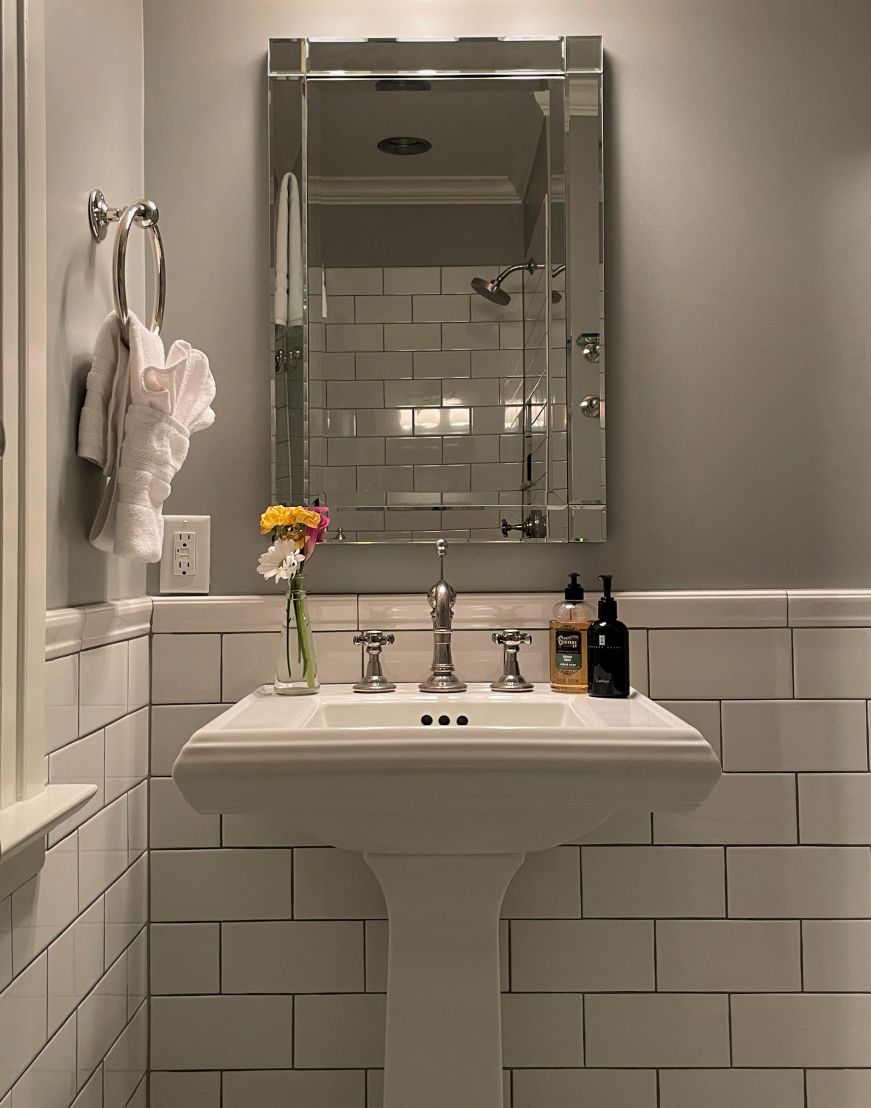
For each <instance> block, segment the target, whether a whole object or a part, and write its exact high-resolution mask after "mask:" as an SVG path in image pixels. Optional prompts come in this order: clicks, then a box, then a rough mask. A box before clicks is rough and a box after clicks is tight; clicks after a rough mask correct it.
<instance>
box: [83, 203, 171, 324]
mask: <svg viewBox="0 0 871 1108" xmlns="http://www.w3.org/2000/svg"><path fill="white" fill-rule="evenodd" d="M159 218H160V212H159V211H158V209H157V205H156V204H154V203H153V202H152V201H151V200H138V201H137V202H136V203H135V204H130V205H129V206H128V207H126V208H124V209H121V208H110V207H109V205H108V204H107V203H106V198H105V197H104V196H103V194H102V192H100V190H99V189H94V191H93V192H92V193H91V195H90V196H89V197H88V222H89V224H90V228H91V234H92V235H93V237H94V239H96V241H97V242H102V241H103V240H104V239H105V238H106V235H107V234H108V231H109V224H110V223H117V224H118V232H117V234H116V236H115V254H114V265H113V271H114V272H113V281H112V292H113V295H114V298H115V314H116V315H117V316H118V322H119V323H120V325H121V337H122V338H123V340H124V343H125V345H129V336H130V310H129V308H128V305H127V278H126V265H127V239H128V236H129V235H130V228H131V227H132V226H133V224H134V223H138V224H139V226H140V227H142V228H143V229H144V230H146V231H150V232H151V234H150V235H149V238H150V240H151V257H152V262H153V266H152V277H153V282H154V284H153V296H152V309H151V322H150V323H149V328H150V330H152V331H153V332H154V334H156V335H157V334H159V333H160V328H161V325H162V323H163V313H164V309H165V307H166V258H165V256H164V253H163V239H162V238H161V236H160V228H159V227H158V226H157V221H158V219H159Z"/></svg>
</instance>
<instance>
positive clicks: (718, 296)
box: [90, 0, 871, 592]
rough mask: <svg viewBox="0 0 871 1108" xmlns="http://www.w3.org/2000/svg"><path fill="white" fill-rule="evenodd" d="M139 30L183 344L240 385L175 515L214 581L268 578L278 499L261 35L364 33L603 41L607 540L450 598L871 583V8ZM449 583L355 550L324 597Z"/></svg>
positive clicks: (165, 17)
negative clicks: (205, 551)
mask: <svg viewBox="0 0 871 1108" xmlns="http://www.w3.org/2000/svg"><path fill="white" fill-rule="evenodd" d="M145 32H146V162H147V185H148V190H149V193H150V194H153V196H154V198H155V199H156V200H157V201H158V202H159V203H160V205H161V212H162V224H161V226H162V227H163V229H164V236H165V239H166V243H167V250H168V256H169V297H168V312H167V326H166V334H167V337H168V338H170V339H172V338H174V337H176V336H178V335H184V337H186V338H188V339H190V340H191V341H192V342H194V343H195V344H198V345H200V346H202V347H203V348H204V349H205V350H206V351H207V352H208V353H209V355H210V357H211V360H212V365H213V369H214V372H215V376H216V378H217V381H218V397H217V401H216V403H215V410H216V412H217V422H216V424H215V427H214V428H213V429H212V430H210V431H207V432H205V433H204V434H203V435H202V436H199V437H198V438H195V439H194V440H193V443H192V448H191V455H190V458H189V460H188V462H187V464H186V466H185V469H184V470H183V471H182V473H181V474H180V475H179V477H178V478H177V480H176V484H175V491H174V493H173V495H172V498H171V501H170V508H171V510H175V511H179V512H207V513H210V514H211V515H212V517H213V530H212V535H213V540H212V541H213V552H212V566H213V590H214V591H216V592H251V591H255V590H257V589H258V587H259V584H260V581H259V578H258V577H257V575H256V574H255V572H254V565H255V562H256V557H257V554H258V553H259V551H260V550H261V548H262V541H261V540H260V538H259V537H258V535H257V532H256V521H257V515H258V513H259V511H260V510H261V507H262V505H263V504H264V502H265V498H266V497H267V495H268V490H269V456H268V455H269V434H268V426H269V424H268V419H269V392H268V381H269V375H270V367H269V356H268V349H269V348H268V341H269V331H268V319H267V312H268V294H267V266H268V261H267V229H268V220H267V215H266V140H265V135H266V108H265V77H264V52H265V48H266V41H267V38H268V37H269V36H270V35H306V34H319V35H352V34H354V33H363V34H372V35H402V34H411V33H422V34H438V33H449V34H457V33H463V34H493V33H500V34H524V33H525V34H534V33H540V32H551V33H554V32H562V33H568V34H597V33H601V34H602V35H604V39H605V44H606V49H607V51H608V57H609V71H608V76H607V80H608V119H607V142H608V148H607V158H608V161H607V173H608V177H607V227H606V231H607V250H608V253H607V261H608V266H607V268H608V315H609V323H610V327H609V331H608V366H609V374H608V376H609V380H608V423H609V426H608V432H609V439H608V466H609V470H608V472H609V490H608V492H609V501H610V513H609V514H610V520H609V533H610V538H609V540H608V542H607V543H605V544H604V545H599V546H592V547H587V548H584V549H582V550H578V549H577V548H574V547H573V548H568V547H560V546H552V547H547V548H541V547H536V548H534V549H531V548H529V547H526V548H523V547H518V546H514V545H512V546H505V547H504V548H502V549H499V550H498V551H497V550H495V549H494V548H493V547H491V546H481V547H464V548H462V549H457V550H455V551H454V553H453V556H452V557H451V559H450V575H451V578H452V579H453V580H454V581H455V583H456V584H457V585H458V586H459V587H460V588H465V589H469V588H476V589H486V588H503V589H504V588H525V589H536V588H541V589H546V588H553V587H554V586H556V585H558V584H560V582H561V580H562V578H563V576H564V574H565V573H566V572H567V571H568V570H569V569H572V568H576V567H579V568H580V569H581V570H582V572H583V576H584V578H585V579H592V578H593V577H594V575H595V574H597V573H599V572H604V571H610V572H613V573H615V574H616V575H617V584H618V586H620V587H622V588H639V589H641V588H648V589H650V588H667V587H704V586H712V587H713V586H722V587H753V586H759V587H763V586H775V585H776V586H785V585H789V586H809V585H822V584H827V585H842V586H860V585H869V584H871V510H869V498H868V493H867V490H868V487H869V478H871V435H869V433H868V428H869V419H871V373H869V362H871V338H869V336H871V327H869V318H871V315H869V313H871V68H869V66H868V63H867V44H868V42H869V41H871V6H869V5H868V3H867V0H837V2H832V3H828V4H821V3H819V0H766V2H765V3H764V4H760V3H758V0H729V2H725V0H721V2H719V3H716V4H714V3H706V4H700V3H698V2H695V0H658V2H657V3H656V4H651V3H649V0H608V2H607V3H606V2H605V0H546V2H544V0H543V2H541V3H538V4H536V5H531V4H529V3H528V0H522V2H521V0H481V2H480V3H478V4H476V5H468V4H466V3H460V2H459V0H444V2H443V3H441V4H438V5H432V4H430V3H428V2H425V0H418V2H409V0H391V2H386V0H381V2H376V0H370V2H367V3H360V2H359V0H331V2H330V3H328V4H323V3H322V4H318V5H315V4H314V3H303V2H300V0H256V2H249V3H248V4H246V5H244V7H242V6H241V5H239V4H237V3H233V2H232V0H185V2H184V3H181V4H180V3H177V0H145ZM107 133H109V132H108V129H107V130H104V132H103V134H104V135H105V134H107ZM106 149H107V150H108V149H109V146H108V145H107V146H106ZM90 168H91V170H92V172H96V167H95V166H94V167H90ZM107 179H108V178H107ZM434 568H435V560H434V556H433V554H432V553H431V551H429V550H427V549H419V548H410V547H401V546H400V547H375V548H363V549H359V548H354V547H345V548H335V547H334V548H332V549H326V550H324V551H322V552H321V553H320V554H319V555H318V558H317V561H316V563H315V564H314V565H313V567H312V569H313V572H312V574H311V584H312V586H314V587H315V588H317V589H320V590H327V589H332V590H348V589H359V590H361V591H366V590H385V589H400V590H402V589H408V590H413V589H419V588H423V587H424V586H425V585H427V584H428V583H429V582H430V580H431V578H432V574H433V570H434Z"/></svg>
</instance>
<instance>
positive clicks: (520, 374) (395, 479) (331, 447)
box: [276, 261, 785, 607]
mask: <svg viewBox="0 0 871 1108" xmlns="http://www.w3.org/2000/svg"><path fill="white" fill-rule="evenodd" d="M502 268H504V266H500V265H498V264H496V263H495V262H493V261H490V262H485V263H482V264H481V265H479V266H447V267H441V268H440V267H438V266H429V267H427V266H423V267H420V268H414V267H412V268H402V267H400V268H386V269H383V270H382V269H374V268H362V267H361V268H359V269H347V268H345V269H342V268H339V269H329V268H328V269H327V273H326V279H327V287H328V289H329V292H330V295H329V297H328V303H327V315H326V318H325V319H323V318H322V317H321V310H320V304H317V305H315V308H314V310H315V317H314V318H316V320H317V322H316V323H315V324H314V328H313V332H315V333H314V334H313V338H315V339H317V341H316V342H314V343H313V347H312V354H311V360H310V368H311V381H310V404H311V405H312V411H311V421H310V423H311V436H310V443H311V452H310V463H311V469H310V475H309V480H310V485H311V490H312V495H315V494H317V493H324V494H325V495H326V497H327V498H328V500H329V502H330V504H331V505H332V506H333V511H332V513H331V515H332V517H333V524H334V528H339V527H341V528H342V532H343V535H344V537H345V538H347V539H355V538H356V539H371V538H373V537H377V536H378V535H380V534H383V532H384V531H385V529H386V530H387V531H390V532H391V534H392V536H393V537H394V538H406V539H412V538H413V539H425V538H427V537H429V534H430V532H441V531H442V530H444V531H451V532H453V533H454V535H453V537H454V538H457V539H461V540H468V539H469V538H470V537H471V538H488V539H493V540H501V539H502V536H501V532H500V531H499V525H500V521H501V518H502V515H504V514H506V513H508V514H511V512H510V510H509V508H508V507H507V506H506V507H504V508H503V507H500V505H502V504H506V505H507V504H508V500H509V499H511V500H512V502H513V503H514V505H515V508H514V515H518V514H519V505H520V502H521V479H522V474H521V464H520V463H521V459H522V457H523V456H524V453H526V452H529V453H531V454H534V453H535V443H534V442H533V440H532V438H531V437H529V436H527V439H528V442H527V445H526V449H524V442H523V440H524V435H523V425H522V418H521V414H522V412H523V410H524V401H525V400H526V399H529V400H532V401H536V400H538V399H539V394H540V391H541V386H540V377H541V373H542V372H543V369H544V367H543V365H541V366H539V362H540V361H541V358H540V357H538V358H536V357H535V356H536V355H540V354H541V352H542V351H543V349H544V348H543V346H541V341H540V335H538V334H537V332H536V327H537V328H538V330H539V331H540V322H539V320H538V316H539V314H540V309H541V305H542V304H543V301H542V299H541V297H540V296H539V297H538V301H541V303H538V302H537V301H536V298H535V296H534V295H532V292H531V289H530V288H529V287H527V290H526V296H525V298H524V296H523V295H522V290H521V284H522V281H521V279H520V278H519V277H516V278H509V282H508V284H507V285H506V287H507V288H510V291H511V293H512V295H513V299H512V301H511V303H510V304H508V305H504V306H500V305H493V304H489V303H488V302H487V301H485V300H482V299H481V298H480V297H479V296H476V295H474V294H473V293H472V290H471V287H470V283H471V279H472V277H473V276H476V275H477V276H481V275H484V276H487V275H489V276H491V277H492V276H495V275H496V273H498V272H499V271H500V269H502ZM527 284H528V282H527ZM336 289H339V290H340V291H339V292H338V293H336V292H335V290H336ZM524 307H526V315H527V320H526V322H525V323H524V322H523V317H524ZM524 327H526V328H527V331H528V332H529V336H528V346H529V347H530V351H531V352H528V357H527V359H526V360H527V365H526V370H527V372H526V376H524V355H523V333H524ZM321 330H323V332H324V335H325V341H324V344H323V346H322V347H321V348H319V349H316V347H320V333H321ZM539 347H541V350H539V349H538V348H539ZM551 377H552V386H553V391H554V394H555V395H556V396H557V399H559V398H560V397H561V398H562V401H564V399H565V396H564V393H565V387H564V386H565V381H564V378H565V359H564V358H563V359H562V364H560V359H559V358H554V359H552V365H551ZM499 378H502V381H501V382H500V380H499ZM560 378H562V380H560ZM509 382H510V383H511V387H509V388H506V387H505V386H506V385H508V384H509ZM561 385H562V389H561V391H560V386H561ZM500 386H501V387H500ZM536 390H538V391H536ZM556 407H557V408H559V409H560V411H562V409H563V407H564V405H563V404H562V403H560V404H557V405H556ZM537 412H539V413H540V414H538V415H537V416H536V423H535V430H536V431H537V432H543V431H544V430H545V427H544V423H545V422H546V419H547V406H546V405H545V404H541V403H538V407H537ZM279 422H280V421H279ZM500 434H501V437H502V443H501V445H500V438H499V436H500ZM551 439H552V441H551V456H552V458H553V459H554V461H555V462H557V461H559V460H560V459H564V458H565V432H564V428H563V427H562V425H560V426H558V427H557V426H554V427H552V428H551ZM276 477H277V480H278V482H279V484H278V491H279V492H280V494H281V496H283V497H284V498H285V499H287V497H288V496H289V495H290V491H289V487H288V486H289V483H290V474H289V472H286V471H281V472H278V471H276ZM536 477H537V475H536ZM559 487H564V481H563V484H562V485H560V486H559ZM506 494H513V496H511V497H506ZM454 496H463V497H464V498H465V499H464V501H461V502H459V501H456V500H452V499H451V497H454ZM403 497H410V498H412V499H408V500H403V499H402V498H403ZM415 508H416V509H417V510H415ZM385 509H387V511H386V512H385ZM515 538H516V536H514V535H512V536H510V539H511V541H514V540H515ZM784 607H785V601H784Z"/></svg>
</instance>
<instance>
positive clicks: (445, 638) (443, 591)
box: [418, 539, 466, 693]
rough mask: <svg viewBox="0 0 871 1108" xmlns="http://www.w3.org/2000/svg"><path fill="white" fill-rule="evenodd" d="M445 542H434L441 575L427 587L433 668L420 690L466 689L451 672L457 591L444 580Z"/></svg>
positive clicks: (450, 690) (445, 690) (453, 690)
mask: <svg viewBox="0 0 871 1108" xmlns="http://www.w3.org/2000/svg"><path fill="white" fill-rule="evenodd" d="M447 549H448V544H447V543H446V542H445V540H444V539H439V540H438V542H437V543H436V552H437V553H438V556H439V567H440V576H439V579H438V581H436V583H435V584H434V585H433V587H432V588H431V589H430V590H429V593H428V598H429V606H430V608H431V609H432V630H433V636H434V639H435V641H434V643H433V651H432V669H431V670H430V674H429V677H427V679H426V680H425V681H421V683H420V685H419V686H418V687H419V688H420V691H421V692H448V693H450V692H465V689H466V686H465V684H464V683H463V682H462V681H460V679H459V678H458V677H457V675H456V674H455V673H454V659H453V656H452V654H451V624H452V623H453V620H454V601H455V600H456V599H457V590H456V589H455V588H454V587H453V585H449V584H448V583H447V581H446V580H445V554H446V553H447Z"/></svg>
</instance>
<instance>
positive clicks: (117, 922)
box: [104, 855, 148, 966]
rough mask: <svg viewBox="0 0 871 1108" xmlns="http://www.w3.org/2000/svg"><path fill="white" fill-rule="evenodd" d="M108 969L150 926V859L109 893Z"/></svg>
mask: <svg viewBox="0 0 871 1108" xmlns="http://www.w3.org/2000/svg"><path fill="white" fill-rule="evenodd" d="M104 900H105V903H106V965H107V966H109V965H111V964H112V962H114V961H115V959H116V958H117V957H118V955H119V954H120V953H121V951H122V950H124V949H126V947H128V946H129V945H130V943H132V942H133V940H134V939H135V938H136V936H137V935H138V934H139V933H140V931H141V930H142V928H143V927H145V925H146V924H147V923H148V858H146V857H145V856H144V855H143V856H142V857H141V858H140V859H139V860H138V861H137V862H134V863H133V865H132V866H130V868H129V869H128V870H126V871H125V872H124V873H123V874H122V875H121V876H120V877H119V878H118V880H117V881H116V882H115V884H114V885H111V886H110V887H109V888H108V889H107V890H106V895H105V897H104Z"/></svg>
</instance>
